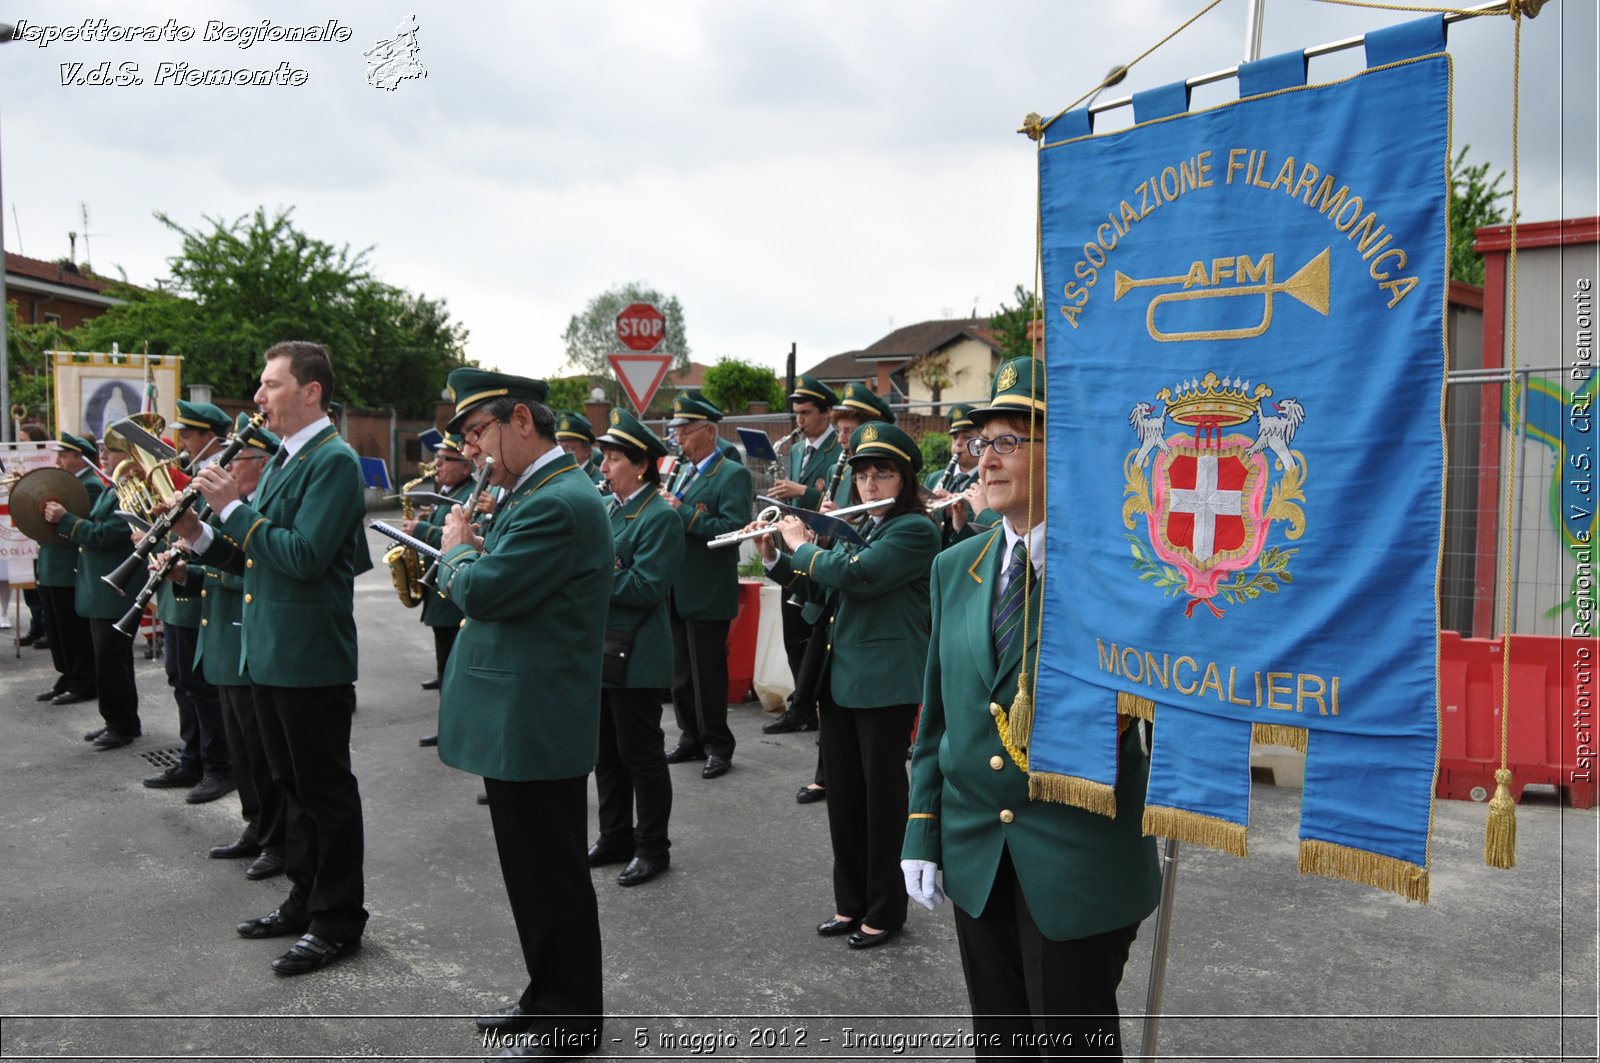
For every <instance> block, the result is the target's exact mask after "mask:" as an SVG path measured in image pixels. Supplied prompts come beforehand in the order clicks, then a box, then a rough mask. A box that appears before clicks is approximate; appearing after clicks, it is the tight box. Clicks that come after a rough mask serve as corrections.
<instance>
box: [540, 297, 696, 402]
mask: <svg viewBox="0 0 1600 1063" xmlns="http://www.w3.org/2000/svg"><path fill="white" fill-rule="evenodd" d="M629 303H650V304H652V305H653V306H655V308H656V309H657V310H659V311H661V314H662V316H663V317H665V318H666V319H667V321H666V335H665V338H664V339H662V341H661V346H660V347H659V348H658V350H660V351H662V352H664V353H669V354H671V355H672V368H674V369H687V368H688V367H689V339H688V336H687V335H686V333H685V332H684V326H683V304H681V303H679V302H678V297H677V296H676V295H672V296H665V295H662V294H661V293H660V292H658V291H656V290H655V289H654V288H649V287H646V286H645V284H644V283H643V282H642V281H632V282H629V283H628V284H623V285H619V286H617V287H615V288H609V289H607V290H606V291H603V292H601V293H600V294H599V295H597V296H595V297H594V298H593V299H590V300H589V305H588V306H586V307H584V310H583V313H581V314H574V315H573V316H572V318H571V320H569V321H568V322H567V329H566V331H565V332H563V333H562V334H561V340H562V342H563V343H565V344H566V349H567V365H569V366H570V367H572V368H574V369H578V370H581V371H582V372H585V373H588V374H589V375H590V376H591V377H595V378H596V379H598V380H601V381H603V384H602V386H603V387H604V388H605V389H606V393H607V394H608V395H609V396H610V397H611V402H612V403H613V404H617V403H620V402H622V401H625V400H624V398H623V395H622V385H621V384H619V383H618V382H617V380H616V377H615V375H614V374H613V373H612V372H611V363H610V362H608V361H606V356H607V355H610V354H615V353H617V352H618V351H620V350H622V349H623V347H622V343H621V341H619V340H618V339H617V314H618V313H619V312H621V310H622V308H623V307H625V306H627V305H628V304H629Z"/></svg>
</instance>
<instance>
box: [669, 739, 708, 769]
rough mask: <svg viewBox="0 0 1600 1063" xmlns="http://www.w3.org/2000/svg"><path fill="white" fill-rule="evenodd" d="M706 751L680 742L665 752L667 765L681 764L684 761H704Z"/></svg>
mask: <svg viewBox="0 0 1600 1063" xmlns="http://www.w3.org/2000/svg"><path fill="white" fill-rule="evenodd" d="M705 759H706V751H705V750H703V749H697V748H695V747H694V746H686V745H684V744H683V743H682V742H679V743H678V744H677V745H675V746H673V747H672V748H671V749H669V750H667V763H668V764H682V763H683V762H684V761H686V760H705Z"/></svg>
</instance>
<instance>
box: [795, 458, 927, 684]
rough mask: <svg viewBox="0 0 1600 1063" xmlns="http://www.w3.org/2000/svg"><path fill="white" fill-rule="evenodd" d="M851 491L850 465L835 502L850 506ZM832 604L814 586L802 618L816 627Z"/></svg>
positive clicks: (828, 472) (830, 468)
mask: <svg viewBox="0 0 1600 1063" xmlns="http://www.w3.org/2000/svg"><path fill="white" fill-rule="evenodd" d="M842 449H843V448H842V447H840V448H838V449H836V450H834V452H833V457H834V461H838V459H839V451H840V450H842ZM832 474H833V466H832V465H829V466H828V468H827V469H826V470H824V472H823V474H822V478H823V481H824V483H823V486H824V487H826V486H827V483H826V481H827V479H828V477H829V476H831V475H832ZM850 491H851V483H850V469H849V466H846V467H845V471H844V475H843V476H842V477H840V478H839V486H838V487H836V488H834V491H833V502H834V504H835V505H837V506H838V507H839V508H840V509H844V508H845V507H847V506H849V505H850V503H851V501H852V500H851V498H850ZM844 519H845V520H849V519H850V518H849V517H845V518H844ZM855 519H856V520H858V521H859V520H860V519H861V518H860V517H856V518H855ZM832 606H833V597H832V596H831V595H830V594H828V593H827V592H826V591H825V590H823V589H821V588H814V589H813V590H812V592H811V593H809V594H806V595H805V596H804V600H803V601H802V602H801V603H800V619H801V620H802V621H803V622H804V623H805V624H806V625H807V626H810V627H815V626H816V624H817V621H819V620H821V619H822V618H823V616H825V615H826V614H827V612H828V610H829V609H830V608H831V607H832ZM894 704H897V705H899V704H905V703H904V702H895V703H894Z"/></svg>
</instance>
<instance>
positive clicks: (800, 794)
mask: <svg viewBox="0 0 1600 1063" xmlns="http://www.w3.org/2000/svg"><path fill="white" fill-rule="evenodd" d="M827 799H828V791H827V790H826V789H825V788H824V787H821V786H802V787H800V789H799V790H797V791H795V795H794V800H795V803H796V804H800V805H814V804H816V803H817V802H818V801H826V800H827Z"/></svg>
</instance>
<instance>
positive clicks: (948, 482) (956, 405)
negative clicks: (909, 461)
mask: <svg viewBox="0 0 1600 1063" xmlns="http://www.w3.org/2000/svg"><path fill="white" fill-rule="evenodd" d="M945 414H946V416H947V417H948V418H949V422H950V461H949V463H948V464H947V465H945V467H944V468H942V469H939V470H937V471H935V472H933V473H931V474H930V475H929V476H928V479H927V481H926V482H925V485H924V486H926V487H927V488H928V490H929V491H932V492H933V498H932V501H933V502H935V503H937V502H943V501H944V500H946V499H948V498H951V497H953V496H955V495H959V494H962V493H964V492H966V491H967V489H968V488H970V487H972V485H973V484H976V483H977V482H978V459H977V458H976V457H974V456H973V455H972V453H971V452H970V451H968V450H967V440H969V439H972V438H973V437H974V436H976V435H977V434H978V426H977V424H976V422H974V421H973V420H972V406H971V404H970V403H965V402H953V403H951V404H950V405H949V406H948V407H947V408H946V410H945ZM937 515H938V516H939V517H940V518H941V521H942V523H943V525H944V545H945V547H946V548H948V547H951V546H954V545H955V544H956V543H958V542H960V541H961V540H962V539H964V538H966V537H967V536H968V535H969V534H971V529H970V525H971V521H972V518H973V512H972V508H971V504H970V503H969V502H953V503H951V504H950V505H948V506H947V507H946V508H944V509H943V510H940V511H937Z"/></svg>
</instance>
